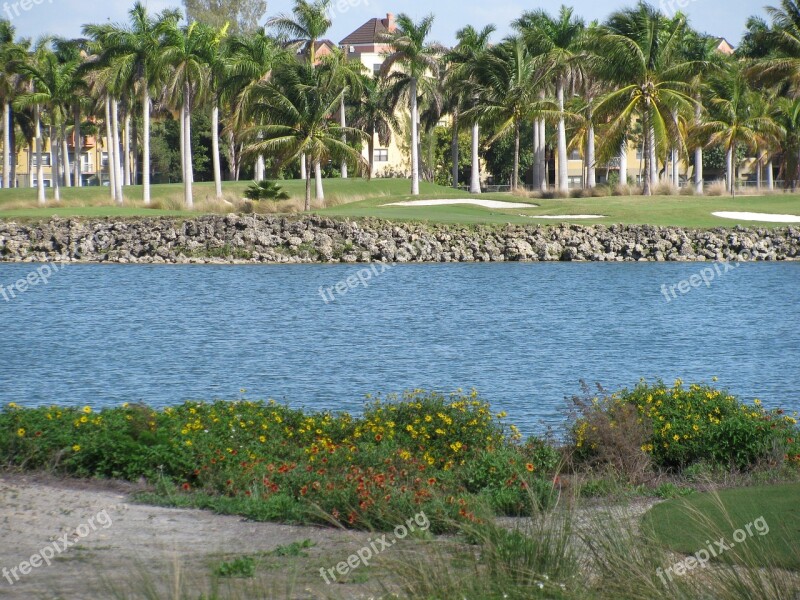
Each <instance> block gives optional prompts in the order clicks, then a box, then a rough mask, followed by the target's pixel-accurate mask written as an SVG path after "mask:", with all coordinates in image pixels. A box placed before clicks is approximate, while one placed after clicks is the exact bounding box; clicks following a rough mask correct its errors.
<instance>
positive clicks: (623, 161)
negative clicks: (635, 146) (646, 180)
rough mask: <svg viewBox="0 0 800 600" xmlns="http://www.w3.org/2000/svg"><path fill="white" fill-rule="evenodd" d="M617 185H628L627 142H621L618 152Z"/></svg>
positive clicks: (625, 140)
mask: <svg viewBox="0 0 800 600" xmlns="http://www.w3.org/2000/svg"><path fill="white" fill-rule="evenodd" d="M619 184H620V185H628V140H627V138H626V139H624V140H622V148H621V149H620V151H619Z"/></svg>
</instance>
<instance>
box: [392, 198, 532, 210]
mask: <svg viewBox="0 0 800 600" xmlns="http://www.w3.org/2000/svg"><path fill="white" fill-rule="evenodd" d="M451 204H471V205H473V206H482V207H484V208H537V205H536V204H522V203H520V202H502V201H500V200H475V199H469V200H410V201H408V202H392V203H391V204H384V205H383V206H448V205H451Z"/></svg>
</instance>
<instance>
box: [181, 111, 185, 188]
mask: <svg viewBox="0 0 800 600" xmlns="http://www.w3.org/2000/svg"><path fill="white" fill-rule="evenodd" d="M180 113H181V114H180V122H181V129H180V138H181V139H180V149H181V183H183V182H184V181H186V116H185V115H184V110H183V106H181V110H180ZM185 199H186V198H185V192H184V200H185Z"/></svg>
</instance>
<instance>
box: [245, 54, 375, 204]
mask: <svg viewBox="0 0 800 600" xmlns="http://www.w3.org/2000/svg"><path fill="white" fill-rule="evenodd" d="M339 83H340V82H339V80H338V78H337V76H336V75H335V73H333V72H332V70H331V69H330V68H325V67H324V66H323V67H322V68H319V69H315V68H313V65H311V64H310V63H295V62H294V61H290V62H285V63H283V64H281V65H279V67H278V68H277V69H276V70H275V73H274V74H273V78H272V79H271V80H270V81H268V82H264V83H260V84H258V85H257V86H255V88H254V89H253V92H252V100H251V103H250V105H249V112H250V113H251V114H250V118H251V119H252V120H253V121H254V122H255V123H256V124H255V125H254V126H253V127H252V130H251V132H250V134H251V138H252V139H253V141H252V142H251V143H250V144H249V145H248V147H247V150H246V151H247V152H248V153H249V154H251V155H258V154H261V153H264V152H273V153H275V154H276V155H277V157H278V158H279V160H280V162H281V163H284V164H285V163H287V162H290V161H294V160H297V159H298V158H300V157H301V156H305V160H306V162H307V166H310V164H319V163H321V162H322V161H323V160H325V161H327V160H330V159H335V158H343V159H347V160H350V161H352V162H354V163H355V164H356V165H358V167H359V170H366V168H367V162H366V161H365V160H364V157H363V156H361V154H359V153H358V152H357V151H355V150H354V149H353V148H351V147H350V146H348V145H347V144H345V143H343V142H342V140H341V137H342V135H347V136H350V137H351V138H353V139H361V140H363V139H364V138H365V137H366V136H365V134H364V133H363V132H362V131H360V130H357V129H353V128H349V127H344V128H343V127H342V126H341V125H339V124H338V123H336V122H335V121H334V120H332V119H331V117H332V116H333V115H334V114H335V113H336V111H337V110H338V109H339V106H340V103H341V96H342V95H343V94H345V93H347V88H341V87H340V86H339ZM305 210H307V211H308V210H311V178H310V177H307V178H306V195H305Z"/></svg>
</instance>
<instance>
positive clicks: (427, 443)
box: [0, 390, 554, 529]
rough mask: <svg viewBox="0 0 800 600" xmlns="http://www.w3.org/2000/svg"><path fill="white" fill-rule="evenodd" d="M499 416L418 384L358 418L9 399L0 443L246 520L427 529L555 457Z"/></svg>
mask: <svg viewBox="0 0 800 600" xmlns="http://www.w3.org/2000/svg"><path fill="white" fill-rule="evenodd" d="M504 417H505V414H504V413H493V412H492V411H491V407H490V406H489V405H488V404H487V403H486V402H484V401H482V400H481V399H479V398H478V396H477V394H476V393H472V394H469V395H452V396H443V395H440V394H436V393H426V392H422V391H420V390H416V391H413V392H409V393H407V394H405V395H404V396H403V397H402V398H397V397H390V398H388V399H385V400H381V399H378V400H375V401H371V402H370V403H369V404H368V405H367V407H366V409H365V411H364V414H363V416H361V417H353V416H352V415H349V414H347V413H330V412H322V413H307V412H304V411H302V410H295V409H291V408H289V407H287V406H283V405H279V404H277V403H275V402H274V401H270V402H266V403H265V402H251V401H246V400H243V401H236V402H214V403H202V402H187V403H185V404H183V405H181V406H177V407H169V408H164V409H162V410H153V409H150V408H148V407H145V406H141V405H123V406H122V407H119V408H110V409H104V410H102V411H100V412H94V411H93V410H92V408H91V407H88V406H87V407H84V408H83V409H80V408H63V407H55V406H53V407H46V408H33V409H22V408H20V407H19V406H16V405H14V404H12V405H9V406H8V407H7V408H6V409H5V410H3V411H2V412H0V452H1V453H2V454H1V456H2V457H3V459H4V460H5V462H7V463H9V464H11V465H14V466H18V467H24V468H26V469H40V468H51V469H56V470H59V471H62V472H65V473H69V474H74V475H79V476H93V477H112V478H124V479H130V480H133V479H138V478H139V477H141V476H144V477H147V478H148V479H150V480H154V481H155V480H157V479H159V478H168V479H170V480H172V481H174V482H175V483H176V484H177V485H178V487H179V488H180V489H181V490H182V492H184V493H187V494H197V493H200V494H207V495H209V496H214V497H217V498H220V497H222V498H230V499H239V500H242V501H249V502H252V503H254V504H257V506H252V507H251V509H252V510H251V513H252V514H253V515H256V516H263V517H264V518H271V519H272V518H282V519H292V520H297V519H300V518H304V519H306V520H318V521H324V520H327V519H329V518H330V516H332V517H333V518H335V519H337V520H340V521H341V522H343V523H346V524H349V525H352V526H372V527H381V526H384V525H392V524H393V523H394V521H395V520H396V518H397V514H411V511H418V510H419V509H420V508H419V507H420V506H424V509H425V510H426V512H427V513H428V514H429V516H430V518H431V521H432V524H433V527H434V529H435V528H436V527H439V526H442V524H443V523H445V522H446V521H448V520H453V519H456V520H457V519H462V520H463V519H468V520H471V519H476V518H477V516H476V512H477V511H478V509H477V505H478V504H481V503H480V502H477V495H476V494H477V493H478V492H481V491H483V490H485V489H503V490H512V491H513V490H517V491H520V490H523V491H524V490H525V489H527V486H528V485H529V483H530V482H531V481H532V480H533V479H534V478H535V477H536V476H537V475H538V474H539V473H541V472H542V471H543V470H546V469H548V468H551V467H552V465H553V464H554V463H553V459H552V456H550V455H549V454H548V453H547V452H545V451H544V450H543V449H542V447H541V445H536V444H533V445H531V443H529V444H528V445H527V446H523V445H521V444H520V443H519V440H520V437H521V436H520V434H519V432H518V431H517V430H516V428H514V427H513V426H507V425H506V424H505V423H504V421H503V419H504ZM492 456H497V457H503V460H502V461H500V462H498V461H497V460H495V461H494V463H495V464H496V465H497V468H493V467H491V466H489V467H487V466H486V461H487V457H492ZM534 463H536V464H534ZM528 467H530V468H528ZM476 477H477V478H476ZM490 504H491V503H490ZM502 505H503V506H510V504H509V503H508V502H506V503H503V504H502ZM301 509H302V510H301ZM248 510H250V509H248ZM301 515H302V517H301ZM437 515H438V518H437Z"/></svg>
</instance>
